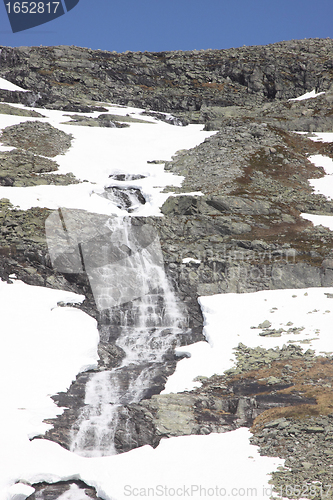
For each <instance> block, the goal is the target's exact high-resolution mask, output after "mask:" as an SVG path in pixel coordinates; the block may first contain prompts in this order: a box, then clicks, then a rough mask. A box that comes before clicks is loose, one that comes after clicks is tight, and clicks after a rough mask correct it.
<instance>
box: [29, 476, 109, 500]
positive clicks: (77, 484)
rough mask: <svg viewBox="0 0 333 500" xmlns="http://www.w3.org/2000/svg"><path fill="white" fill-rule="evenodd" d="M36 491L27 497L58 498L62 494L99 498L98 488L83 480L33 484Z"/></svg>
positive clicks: (95, 499) (82, 497) (31, 499)
mask: <svg viewBox="0 0 333 500" xmlns="http://www.w3.org/2000/svg"><path fill="white" fill-rule="evenodd" d="M33 488H35V492H34V493H33V494H32V495H30V496H29V497H27V498H28V499H29V500H57V498H59V497H60V496H61V495H64V494H65V495H68V497H76V498H77V497H80V498H81V499H82V500H90V499H94V500H97V499H99V498H100V497H98V496H97V495H96V490H95V489H94V488H92V487H91V486H88V485H87V484H85V483H84V482H83V481H74V480H72V481H59V482H57V483H53V484H47V483H37V484H33Z"/></svg>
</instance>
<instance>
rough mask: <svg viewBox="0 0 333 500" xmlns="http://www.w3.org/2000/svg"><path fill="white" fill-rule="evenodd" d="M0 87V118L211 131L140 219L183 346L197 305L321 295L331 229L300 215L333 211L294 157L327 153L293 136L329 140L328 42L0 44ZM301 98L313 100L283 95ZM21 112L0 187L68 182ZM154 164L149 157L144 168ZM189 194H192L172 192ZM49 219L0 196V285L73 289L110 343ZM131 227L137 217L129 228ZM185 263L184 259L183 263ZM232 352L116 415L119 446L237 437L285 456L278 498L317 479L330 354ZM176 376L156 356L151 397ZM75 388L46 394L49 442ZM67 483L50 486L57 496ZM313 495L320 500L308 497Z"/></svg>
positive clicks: (74, 411) (58, 138)
mask: <svg viewBox="0 0 333 500" xmlns="http://www.w3.org/2000/svg"><path fill="white" fill-rule="evenodd" d="M0 76H1V77H3V78H6V79H8V80H9V81H11V82H13V83H15V84H17V85H20V86H21V87H22V88H25V89H27V90H29V92H10V91H2V90H0V101H2V104H0V113H4V114H15V113H22V114H23V113H25V115H26V116H27V113H28V114H29V111H28V110H27V109H26V110H23V111H22V110H19V109H18V108H15V107H13V106H10V105H8V104H7V103H15V102H21V103H23V104H26V105H28V106H29V105H31V106H38V107H45V108H52V109H60V110H63V111H65V112H71V113H75V112H84V113H87V112H90V111H92V110H97V111H99V112H100V113H101V115H100V117H99V118H98V119H96V120H94V121H92V119H91V118H89V117H86V118H84V117H83V118H82V115H80V116H79V117H78V115H73V116H72V119H73V125H86V126H87V125H89V126H124V123H123V122H122V124H121V125H120V122H119V121H118V118H117V117H113V118H112V120H106V119H105V118H103V112H105V111H106V109H105V107H103V104H104V103H105V102H114V103H118V104H126V105H135V106H138V107H141V108H143V109H145V110H146V113H148V114H152V113H158V112H171V113H172V114H173V115H174V116H176V118H173V120H174V121H173V123H174V124H176V125H177V124H179V123H180V122H181V123H183V124H184V125H185V124H187V123H190V122H191V123H203V124H205V128H206V129H207V130H216V131H217V133H216V135H213V136H211V137H210V138H209V139H207V140H206V141H205V142H204V143H203V144H201V145H200V146H198V147H196V148H193V149H192V150H189V151H180V152H178V154H177V155H175V157H174V158H173V161H171V162H168V163H167V164H166V169H167V170H169V171H171V172H175V173H177V174H181V175H183V176H184V177H185V180H184V182H183V184H182V186H181V188H179V189H178V191H179V194H181V196H178V197H173V196H170V197H169V198H168V199H167V201H166V202H165V203H164V205H163V207H162V212H163V213H164V214H165V217H164V218H158V217H155V218H154V217H152V218H149V223H150V224H153V225H154V226H155V227H156V229H157V230H158V233H159V236H160V241H161V246H162V251H163V257H164V262H165V266H166V270H167V273H168V276H169V278H170V279H171V281H172V283H173V285H174V287H175V289H176V291H177V294H178V297H179V298H180V299H181V301H182V302H183V303H184V304H185V305H186V307H187V310H188V312H189V317H190V333H189V335H188V338H187V340H186V342H187V343H190V342H193V341H196V340H199V339H200V340H202V339H203V337H202V333H201V331H202V314H201V310H200V308H199V306H198V302H197V298H198V296H200V295H211V294H215V293H224V292H225V293H227V292H250V291H257V290H263V289H279V288H280V289H281V288H304V287H313V286H316V287H317V286H332V285H333V253H332V244H333V234H332V232H331V231H329V230H328V229H327V228H324V227H322V226H319V227H314V226H313V225H312V224H311V223H310V222H308V221H306V220H305V219H303V218H301V216H300V213H301V212H308V213H314V214H326V215H331V214H332V212H333V203H332V201H329V200H327V199H326V198H325V197H324V196H322V195H316V194H314V193H313V189H312V188H311V187H310V184H309V182H308V180H309V179H311V178H318V177H321V176H323V170H322V169H320V168H316V167H314V166H313V164H311V163H310V162H309V160H308V158H307V157H308V155H309V154H324V155H326V156H330V157H331V158H333V146H332V144H330V143H318V142H313V141H311V140H310V138H309V137H308V136H307V135H302V136H301V135H298V134H295V133H294V132H292V131H293V130H295V129H297V130H301V131H303V132H308V133H311V132H313V131H332V130H333V111H332V102H333V42H332V40H330V39H326V40H317V39H316V40H303V41H291V42H281V43H278V44H274V45H270V46H266V47H242V48H239V49H228V50H224V51H217V50H209V51H200V52H197V51H193V52H173V53H167V52H161V53H125V54H116V53H108V52H102V51H92V50H89V49H81V48H77V47H39V48H32V47H21V48H8V47H2V48H1V53H0ZM314 88H315V89H316V90H317V91H320V92H321V91H322V92H325V94H323V95H321V96H319V97H317V98H315V99H308V100H306V101H289V100H288V99H290V98H295V97H297V96H298V95H300V94H303V93H304V92H307V91H311V90H312V89H314ZM5 103H6V104H5ZM104 116H105V115H104ZM30 117H31V121H29V122H26V123H25V124H24V125H19V126H15V127H8V128H7V129H5V130H4V131H3V134H2V136H1V143H2V144H4V145H10V146H13V147H15V148H16V149H14V150H13V151H10V152H3V153H1V154H0V184H1V185H2V186H32V185H36V184H44V183H50V184H69V183H75V182H77V180H76V179H75V178H74V176H72V175H66V176H61V175H52V173H51V174H50V172H55V171H56V170H57V164H56V162H55V161H54V160H51V159H50V157H51V158H52V157H53V156H55V155H56V154H59V153H61V152H64V151H65V150H66V149H67V148H68V147H69V146H70V144H71V137H70V136H67V135H66V134H63V133H60V131H58V130H56V129H54V127H51V126H50V125H47V124H41V123H38V122H35V121H34V118H36V117H37V114H36V112H35V111H32V110H31V112H30ZM45 156H47V157H48V158H49V159H47V158H45ZM160 161H161V162H163V158H156V162H160ZM170 190H171V189H170ZM172 190H173V191H175V189H174V188H172ZM196 191H201V192H202V193H203V196H196V195H193V194H192V195H186V193H193V192H196ZM49 213H50V211H49V210H47V209H40V208H33V209H30V210H27V211H23V210H18V209H15V208H14V207H12V206H11V205H10V203H9V201H8V200H6V199H2V200H0V219H1V232H0V276H1V278H2V279H4V280H7V281H10V275H11V274H13V273H15V274H16V276H17V277H18V278H19V279H21V280H23V281H25V282H26V283H29V284H33V285H41V286H48V287H52V288H59V289H65V290H72V291H75V292H79V293H84V294H85V296H86V300H85V302H84V303H83V305H82V306H81V307H82V308H83V309H84V310H85V311H86V312H87V313H88V314H90V315H92V316H94V317H95V318H97V319H98V321H99V328H100V331H103V332H104V333H105V330H106V329H107V330H109V329H110V332H111V330H112V327H110V325H108V324H107V321H106V320H105V317H104V318H103V317H101V315H100V314H99V313H98V311H97V309H96V306H95V303H94V300H93V296H92V293H91V289H90V286H89V282H88V279H87V278H86V277H85V275H83V274H80V275H79V274H77V275H75V274H65V273H60V272H55V271H54V269H53V268H52V266H51V261H50V257H49V255H48V251H47V245H46V239H45V231H44V224H45V220H46V218H47V217H48V215H49ZM145 222H147V221H145V220H142V219H141V218H138V223H140V224H141V223H145ZM184 258H191V259H193V260H192V261H190V262H188V263H184V262H183V259H184ZM104 337H105V335H104ZM111 337H112V335H111V334H110V338H111ZM99 351H100V358H101V361H100V369H101V370H102V369H107V368H110V367H113V366H117V365H119V363H120V362H121V359H122V353H121V352H119V350H118V349H117V348H116V347H115V346H114V343H113V342H112V339H111V340H110V341H106V342H101V344H100V346H99ZM237 352H238V364H237V366H236V367H235V368H234V369H233V370H232V371H229V373H226V374H225V375H224V376H221V377H217V376H215V377H212V378H211V379H208V380H203V381H202V382H203V383H202V387H201V388H200V389H196V390H195V391H192V392H188V393H183V394H177V395H173V394H171V395H158V394H155V395H153V396H152V397H151V398H149V399H145V400H143V401H142V402H141V403H138V404H133V405H130V406H128V407H127V408H125V410H124V415H122V416H120V425H119V429H118V435H117V448H118V450H119V451H127V450H128V449H131V448H134V447H137V446H141V445H143V444H147V443H148V444H152V445H153V446H156V445H157V444H158V442H159V440H160V439H161V438H162V437H168V436H178V435H184V434H206V433H210V432H226V431H228V430H230V429H234V428H237V427H239V426H248V427H251V428H252V430H253V433H254V434H253V436H254V437H253V442H254V443H255V444H259V446H260V447H261V450H262V453H264V454H269V455H272V456H280V457H284V458H287V462H286V468H285V469H284V470H281V471H279V472H277V473H275V474H274V478H273V480H274V484H275V486H276V487H277V488H282V489H280V490H278V491H280V492H282V493H283V494H284V496H287V497H288V496H289V497H292V496H293V495H295V492H294V491H292V492H290V491H288V490H287V489H286V487H287V485H288V484H289V485H290V484H294V485H295V484H302V483H303V482H304V481H309V480H313V481H316V480H317V481H321V482H322V483H324V482H325V484H326V485H328V484H330V483H331V480H330V478H331V474H332V472H331V469H330V457H331V450H330V445H331V441H332V435H333V425H332V411H333V410H332V408H331V403H330V401H331V384H332V373H331V371H332V369H331V366H332V363H331V361H332V360H331V358H316V357H315V356H314V355H313V353H311V352H309V351H308V352H307V353H305V354H303V355H302V353H301V351H300V350H299V349H297V348H293V347H292V346H289V347H288V348H285V349H282V350H275V351H272V350H270V351H264V350H260V349H259V350H254V351H251V350H250V349H248V348H246V346H242V345H241V346H239V347H238V351H237ZM174 367H175V360H174V359H170V360H168V364H167V369H166V372H165V373H164V374H163V377H164V378H163V377H162V380H160V381H159V382H158V386H159V390H160V389H161V388H162V387H163V383H164V382H165V377H166V376H167V375H168V374H169V373H171V372H172V370H173V369H174ZM86 377H87V375H86V374H83V375H82V374H81V375H79V376H78V378H77V380H76V382H74V383H73V385H72V387H71V388H70V390H69V391H68V393H67V394H59V395H55V396H54V399H55V401H56V402H57V403H58V404H59V405H60V406H66V407H68V408H69V409H68V410H66V411H65V412H64V414H63V416H61V417H59V419H57V421H56V422H53V423H54V429H53V430H52V431H50V432H49V433H48V435H47V437H48V438H49V439H54V440H56V441H58V442H60V443H61V444H62V445H63V446H65V447H68V433H69V426H70V425H72V423H73V422H75V419H76V417H77V415H78V412H79V410H80V408H81V407H82V406H83V404H84V387H85V382H86ZM156 392H158V391H156ZM126 426H127V429H128V427H130V428H131V442H130V443H128V442H127V441H125V440H124V438H123V434H124V433H123V430H124V428H125V427H126ZM323 478H325V481H324V480H323ZM79 486H80V485H79ZM81 486H82V485H81ZM66 487H67V486H66ZM66 487H64V485H60V486H59V488H60V489H59V492H60V491H61V492H63V491H64V488H66ZM40 488H42V486H41V487H40ZM326 490H327V488H326ZM326 490H325V493H327V494H328V498H330V497H331V496H330V495H331V492H328V491H326ZM290 493H291V494H290ZM41 495H42V494H40V496H41ZM45 495H46V496H47V495H48V494H47V493H45ZM52 495H54V493H52ZM88 495H89V496H91V495H92V494H91V493H88ZM312 497H314V498H320V489H319V488H317V490H316V492H315V495H313V496H312ZM50 498H51V497H50ZM52 498H56V497H55V496H52Z"/></svg>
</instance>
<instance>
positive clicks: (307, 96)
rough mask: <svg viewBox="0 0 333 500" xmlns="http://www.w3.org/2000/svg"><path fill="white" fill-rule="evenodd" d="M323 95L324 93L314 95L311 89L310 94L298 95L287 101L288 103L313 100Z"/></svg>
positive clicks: (314, 92)
mask: <svg viewBox="0 0 333 500" xmlns="http://www.w3.org/2000/svg"><path fill="white" fill-rule="evenodd" d="M322 94H325V92H318V93H316V90H315V89H313V90H311V92H306V93H305V94H303V95H300V96H299V97H295V98H294V99H289V101H305V100H306V99H313V98H314V97H318V96H319V95H322Z"/></svg>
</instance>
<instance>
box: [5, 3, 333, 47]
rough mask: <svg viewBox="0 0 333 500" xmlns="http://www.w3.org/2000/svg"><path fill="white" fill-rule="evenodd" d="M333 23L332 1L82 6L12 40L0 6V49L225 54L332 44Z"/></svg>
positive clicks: (104, 4) (80, 4) (88, 4)
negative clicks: (305, 41)
mask: <svg viewBox="0 0 333 500" xmlns="http://www.w3.org/2000/svg"><path fill="white" fill-rule="evenodd" d="M6 1H7V0H6ZM12 1H14V0H12ZM47 1H49V0H45V3H46V2H47ZM0 2H1V0H0ZM332 20H333V1H332V0H317V1H316V2H314V1H313V0H312V1H310V0H278V1H275V2H271V1H269V0H228V1H225V0H200V1H199V0H80V1H79V3H78V5H77V6H76V7H74V8H73V9H72V10H71V11H70V12H68V13H66V14H65V15H63V16H61V17H59V18H58V19H55V20H53V21H51V22H49V23H46V24H43V25H41V26H38V27H36V28H31V29H29V30H26V31H22V32H19V33H12V32H11V28H10V24H9V20H8V17H7V14H6V8H5V5H4V3H3V2H1V3H0V45H4V46H12V47H16V46H20V45H28V46H32V45H37V46H38V45H77V46H81V47H89V48H92V49H102V50H110V51H112V50H115V51H117V52H124V51H126V50H131V51H145V50H147V51H163V50H192V49H208V48H212V49H225V48H230V47H240V46H242V45H265V44H268V43H274V42H278V41H282V40H291V39H302V38H316V37H319V38H327V37H330V38H332V37H333V21H332Z"/></svg>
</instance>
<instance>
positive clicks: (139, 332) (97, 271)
mask: <svg viewBox="0 0 333 500" xmlns="http://www.w3.org/2000/svg"><path fill="white" fill-rule="evenodd" d="M109 229H110V231H111V237H110V243H111V246H112V245H113V250H112V251H111V254H112V255H113V257H114V256H115V254H116V253H117V252H116V251H115V247H117V248H118V251H120V252H121V253H120V255H119V254H118V255H117V257H116V258H114V259H113V260H114V261H113V262H111V263H109V264H105V265H103V266H100V267H97V268H93V266H92V265H91V263H90V267H89V259H88V250H87V248H86V249H85V248H84V246H83V248H82V249H83V256H85V260H86V262H88V269H87V273H88V276H89V278H90V283H91V286H92V290H93V292H94V296H95V300H96V303H97V306H98V307H99V309H100V310H105V309H109V314H110V316H111V320H112V317H113V316H115V315H116V316H117V318H120V319H119V320H118V322H119V325H117V330H118V332H120V333H119V335H118V338H117V341H116V345H117V346H118V347H120V348H121V349H122V350H123V352H124V353H125V357H124V359H123V362H122V364H121V366H119V367H117V368H114V369H112V370H106V371H102V372H98V373H96V374H93V375H92V376H91V378H90V380H89V382H88V383H87V386H86V393H85V406H84V408H83V409H82V412H81V415H80V417H79V419H78V421H77V423H76V425H75V426H73V428H72V444H71V451H73V452H75V453H77V454H80V455H83V456H86V457H92V456H106V455H113V454H115V453H117V450H116V447H115V435H116V430H117V424H118V410H119V409H120V407H122V406H123V405H127V404H129V403H135V402H139V401H140V400H141V399H142V398H143V397H144V396H145V395H146V394H147V393H148V391H149V389H150V388H151V386H152V384H153V383H154V382H153V381H154V379H155V378H156V377H157V376H158V374H159V372H160V368H161V365H162V364H163V363H164V359H165V356H166V355H167V354H168V353H170V352H171V351H172V349H173V348H174V347H175V345H176V343H177V339H178V338H179V335H180V334H181V333H182V332H184V329H185V328H186V318H185V316H184V314H183V313H182V312H181V309H180V307H179V305H178V303H177V299H176V297H175V294H174V292H173V291H172V289H171V286H170V284H169V282H168V280H167V277H166V275H165V272H164V267H163V260H162V253H161V249H160V247H159V241H158V238H156V237H155V236H156V235H155V234H152V232H151V230H149V226H148V225H147V226H145V225H143V226H140V227H136V226H133V225H132V221H131V219H130V218H124V219H122V218H118V219H113V220H112V222H111V223H110V222H109ZM149 231H150V233H149ZM104 241H105V239H104ZM147 242H148V243H149V244H147ZM109 247H110V245H101V246H100V253H101V254H102V257H101V261H102V262H106V261H108V262H110V248H109ZM103 254H104V255H103ZM122 257H123V258H122ZM101 340H102V339H101ZM128 440H129V441H130V436H128Z"/></svg>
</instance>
